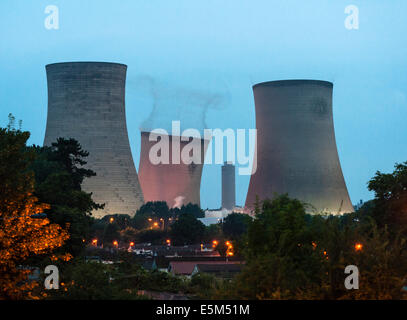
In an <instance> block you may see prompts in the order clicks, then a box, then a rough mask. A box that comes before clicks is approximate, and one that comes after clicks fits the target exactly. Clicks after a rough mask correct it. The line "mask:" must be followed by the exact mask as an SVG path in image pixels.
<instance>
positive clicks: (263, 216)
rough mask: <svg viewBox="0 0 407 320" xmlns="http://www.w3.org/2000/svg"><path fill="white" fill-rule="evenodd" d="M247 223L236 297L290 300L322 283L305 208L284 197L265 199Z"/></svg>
mask: <svg viewBox="0 0 407 320" xmlns="http://www.w3.org/2000/svg"><path fill="white" fill-rule="evenodd" d="M256 211H257V212H258V214H257V215H256V219H254V220H253V221H252V222H250V225H249V228H248V234H247V239H246V246H245V247H244V248H243V253H244V256H245V258H246V261H247V266H246V267H245V268H244V270H243V271H242V273H241V274H240V275H239V276H238V277H237V279H236V282H235V284H236V286H235V288H234V290H235V292H236V293H235V294H237V297H240V298H246V299H267V298H268V299H270V298H271V299H273V298H286V299H287V298H293V297H295V295H296V294H297V293H298V292H299V291H301V290H303V291H309V290H310V288H311V287H314V286H315V287H318V286H321V285H322V284H323V281H322V280H321V278H320V275H321V274H325V273H324V272H323V268H322V260H323V258H322V257H321V255H320V254H319V252H318V250H314V247H313V245H312V242H313V241H315V237H317V236H318V235H316V234H314V233H313V232H311V231H312V228H310V227H309V224H310V221H309V217H308V216H307V215H306V213H305V209H304V205H303V204H302V203H301V202H300V201H298V200H295V199H290V198H288V196H287V195H282V196H279V197H276V198H275V199H274V200H273V201H270V200H265V201H264V202H263V203H262V206H261V207H260V208H256Z"/></svg>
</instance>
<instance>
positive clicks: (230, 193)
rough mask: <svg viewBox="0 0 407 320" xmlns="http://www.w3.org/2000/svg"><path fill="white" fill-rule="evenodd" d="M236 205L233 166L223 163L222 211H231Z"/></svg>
mask: <svg viewBox="0 0 407 320" xmlns="http://www.w3.org/2000/svg"><path fill="white" fill-rule="evenodd" d="M235 205H236V185H235V166H234V165H233V164H231V163H227V162H225V164H224V165H223V166H222V209H228V210H233V208H234V207H235Z"/></svg>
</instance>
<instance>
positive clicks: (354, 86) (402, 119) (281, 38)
mask: <svg viewBox="0 0 407 320" xmlns="http://www.w3.org/2000/svg"><path fill="white" fill-rule="evenodd" d="M350 4H353V5H356V6H358V8H359V20H360V21H359V30H347V29H346V28H345V26H344V20H345V18H346V14H345V13H344V10H345V7H346V6H347V5H350ZM47 5H56V6H58V8H59V29H58V30H47V29H46V28H45V27H44V19H45V18H46V16H47V14H45V13H44V10H45V7H46V6H47ZM406 14H407V2H406V1H403V0H391V1H380V0H369V1H366V0H334V1H326V0H307V1H302V0H296V1H294V0H284V1H273V0H262V1H260V0H250V1H249V0H172V1H171V0H129V1H125V0H121V1H103V0H81V1H79V0H69V1H68V0H65V1H61V0H59V1H57V0H47V1H42V0H38V1H34V0H33V1H27V0H2V1H1V2H0V125H1V126H5V125H6V124H7V115H8V113H9V112H12V113H13V114H14V115H15V117H16V118H17V119H21V120H23V129H25V130H29V131H31V132H32V136H31V139H30V143H35V144H40V145H42V142H43V139H44V134H45V124H46V114H47V87H46V74H45V65H46V64H48V63H54V62H63V61H110V62H120V63H125V64H127V65H128V73H127V87H126V108H127V110H126V113H127V125H128V131H129V138H130V143H131V148H132V152H133V157H134V160H135V164H136V167H138V163H139V152H140V132H139V128H140V126H141V124H142V123H143V121H145V120H146V119H147V118H148V116H149V114H150V112H151V110H152V104H151V103H149V101H148V100H145V99H142V98H140V95H139V88H138V87H137V86H138V83H139V82H138V80H139V79H140V77H146V76H147V77H150V78H153V79H157V80H158V81H161V83H166V84H169V85H172V84H173V83H177V84H178V85H180V86H183V87H185V88H187V89H193V88H194V87H200V89H205V90H208V92H210V91H211V90H214V88H217V89H218V90H219V91H220V92H222V93H223V94H224V95H225V96H226V97H227V99H225V102H224V104H222V105H221V106H219V107H216V108H211V109H209V110H208V112H207V114H206V119H205V121H206V124H207V126H208V127H210V128H221V129H226V128H242V129H249V128H254V127H255V114H254V102H253V95H252V90H251V86H252V85H253V84H255V83H257V82H262V81H270V80H282V79H299V78H300V79H319V80H327V81H331V82H333V83H334V100H333V109H334V122H335V132H336V139H337V145H338V152H339V156H340V160H341V164H342V169H343V172H344V176H345V180H346V183H347V186H348V189H349V193H350V196H351V199H352V202H353V203H355V202H357V201H358V200H359V199H364V200H368V199H370V198H371V197H372V194H371V193H369V192H368V191H367V188H366V183H367V181H368V180H369V179H370V178H371V177H372V176H373V175H374V173H375V172H376V170H380V171H384V172H389V171H391V170H392V168H393V165H394V163H395V162H402V161H406V160H407V147H406V141H407V128H406V125H405V123H406V119H407V46H406V45H405V43H406V34H407V32H406V31H407V19H406V18H405V17H406ZM202 84H204V85H202ZM220 181H221V180H220V166H218V165H207V166H205V168H204V173H203V177H202V186H201V204H202V207H204V208H206V207H210V208H215V207H219V206H220V201H221V184H220ZM248 183H249V177H248V176H237V191H236V199H237V203H238V204H239V205H243V204H244V201H245V198H246V192H247V188H248Z"/></svg>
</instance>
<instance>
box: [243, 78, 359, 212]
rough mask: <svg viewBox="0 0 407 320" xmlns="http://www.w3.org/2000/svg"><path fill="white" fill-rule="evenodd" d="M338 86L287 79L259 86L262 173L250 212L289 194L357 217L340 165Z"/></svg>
mask: <svg viewBox="0 0 407 320" xmlns="http://www.w3.org/2000/svg"><path fill="white" fill-rule="evenodd" d="M332 89H333V84H332V83H330V82H326V81H316V80H286V81H271V82H265V83H259V84H257V85H255V86H253V92H254V100H255V107H256V127H257V170H256V172H255V173H254V175H252V176H251V179H250V185H249V190H248V194H247V198H246V207H247V208H253V205H254V203H255V201H256V195H257V196H259V199H260V200H263V199H265V198H272V197H273V196H274V194H275V193H276V194H283V193H288V195H289V196H290V197H293V198H297V199H299V200H302V201H304V202H306V203H309V204H311V205H312V206H313V207H314V210H316V211H317V212H321V211H324V212H329V213H332V214H341V213H346V212H353V211H354V210H353V207H352V204H351V201H350V198H349V195H348V191H347V188H346V184H345V180H344V178H343V174H342V169H341V165H340V162H339V157H338V152H337V147H336V142H335V133H334V123H333V115H332Z"/></svg>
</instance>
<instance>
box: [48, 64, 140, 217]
mask: <svg viewBox="0 0 407 320" xmlns="http://www.w3.org/2000/svg"><path fill="white" fill-rule="evenodd" d="M126 71H127V66H126V65H123V64H118V63H105V62H66V63H55V64H49V65H47V66H46V72H47V84H48V117H47V126H46V133H45V140H44V145H47V146H50V145H51V144H52V143H53V142H56V140H57V138H59V137H64V138H74V139H76V140H78V141H79V143H80V144H81V145H82V148H83V149H84V150H86V151H88V152H89V157H88V158H87V159H86V161H87V164H86V165H85V167H86V168H88V169H92V170H93V171H95V172H96V174H97V175H96V176H95V177H91V178H87V179H85V181H84V182H83V184H82V188H83V190H84V191H87V192H92V194H93V195H92V197H93V200H94V201H95V202H97V203H104V204H105V208H104V209H103V210H97V211H95V212H94V213H93V215H94V216H95V217H102V216H104V215H107V214H115V213H124V214H130V215H132V214H134V213H135V212H136V210H137V209H138V208H139V207H140V206H141V205H142V204H143V203H144V202H143V194H142V192H141V188H140V185H139V180H138V176H137V172H136V169H135V166H134V162H133V158H132V154H131V150H130V145H129V139H128V135H127V127H126V113H125V83H126Z"/></svg>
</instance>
